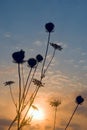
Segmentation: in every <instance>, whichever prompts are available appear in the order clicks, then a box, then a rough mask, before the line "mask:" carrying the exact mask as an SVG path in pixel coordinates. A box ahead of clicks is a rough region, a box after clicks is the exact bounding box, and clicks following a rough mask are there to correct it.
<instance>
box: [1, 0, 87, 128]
mask: <svg viewBox="0 0 87 130" xmlns="http://www.w3.org/2000/svg"><path fill="white" fill-rule="evenodd" d="M48 22H52V23H54V25H55V29H54V32H53V33H51V42H53V43H58V44H59V45H61V46H62V47H63V50H62V51H61V52H60V51H56V55H55V58H54V60H53V62H52V64H51V66H50V67H49V69H48V71H47V73H46V77H45V79H44V83H45V86H44V87H43V88H41V89H40V90H39V92H38V95H37V97H36V100H35V105H37V106H38V107H39V109H42V110H43V111H44V112H43V113H44V119H43V120H40V121H39V120H35V121H32V122H31V125H30V126H29V128H30V130H52V129H53V116H54V109H53V108H52V107H51V106H50V105H49V102H50V101H51V100H52V99H55V98H56V99H61V105H60V106H59V107H58V111H57V120H56V130H64V128H65V126H66V124H67V122H68V120H69V118H70V116H71V114H72V112H73V110H74V108H75V106H76V103H75V98H76V96H78V95H82V97H83V98H84V99H85V101H84V103H83V104H82V105H81V106H79V108H78V110H77V112H76V113H75V116H74V118H73V120H72V122H71V124H70V126H69V130H87V125H86V122H87V28H86V27H87V1H86V0H37V1H36V0H0V130H7V128H8V126H9V124H10V121H11V120H12V119H13V117H14V115H15V112H14V111H15V108H14V105H13V104H12V101H11V98H10V94H9V88H8V87H4V85H3V83H4V82H5V81H9V80H15V82H16V86H15V85H14V87H13V89H14V92H15V93H16V89H15V87H17V66H16V64H14V63H13V59H12V53H13V52H15V51H19V50H21V49H23V50H24V51H25V59H28V58H31V57H35V56H36V55H37V54H42V55H43V56H44V53H45V48H46V43H47V37H48V33H47V32H46V29H45V27H44V26H45V24H46V23H48ZM51 54H52V48H50V49H49V54H48V57H47V59H48V61H49V59H50V57H51ZM25 67H26V69H25V72H26V73H27V66H25ZM40 67H41V66H40ZM40 67H39V69H38V73H37V77H38V75H39V70H40ZM26 73H25V76H26ZM29 128H28V127H27V128H26V130H28V129H29Z"/></svg>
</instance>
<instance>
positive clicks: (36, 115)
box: [27, 108, 44, 120]
mask: <svg viewBox="0 0 87 130" xmlns="http://www.w3.org/2000/svg"><path fill="white" fill-rule="evenodd" d="M29 116H32V117H33V120H44V112H43V110H42V109H41V108H39V109H38V110H34V109H33V108H31V109H30V111H29V113H28V114H27V117H29Z"/></svg>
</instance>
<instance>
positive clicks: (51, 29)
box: [45, 22, 55, 33]
mask: <svg viewBox="0 0 87 130" xmlns="http://www.w3.org/2000/svg"><path fill="white" fill-rule="evenodd" d="M54 27H55V26H54V24H53V23H51V22H49V23H46V24H45V28H46V30H47V32H49V33H51V32H53V29H54Z"/></svg>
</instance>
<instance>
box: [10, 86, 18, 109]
mask: <svg viewBox="0 0 87 130" xmlns="http://www.w3.org/2000/svg"><path fill="white" fill-rule="evenodd" d="M9 88H10V94H11V98H12V101H13V103H14V105H15V107H16V108H17V104H16V103H15V100H14V97H13V93H12V89H11V85H9Z"/></svg>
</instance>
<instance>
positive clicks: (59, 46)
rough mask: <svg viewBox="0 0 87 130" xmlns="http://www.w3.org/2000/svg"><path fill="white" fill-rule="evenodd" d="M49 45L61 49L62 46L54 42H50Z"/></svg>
mask: <svg viewBox="0 0 87 130" xmlns="http://www.w3.org/2000/svg"><path fill="white" fill-rule="evenodd" d="M50 45H51V46H52V47H53V48H54V49H55V50H59V51H61V50H62V49H63V48H62V46H61V45H58V44H55V43H50Z"/></svg>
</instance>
